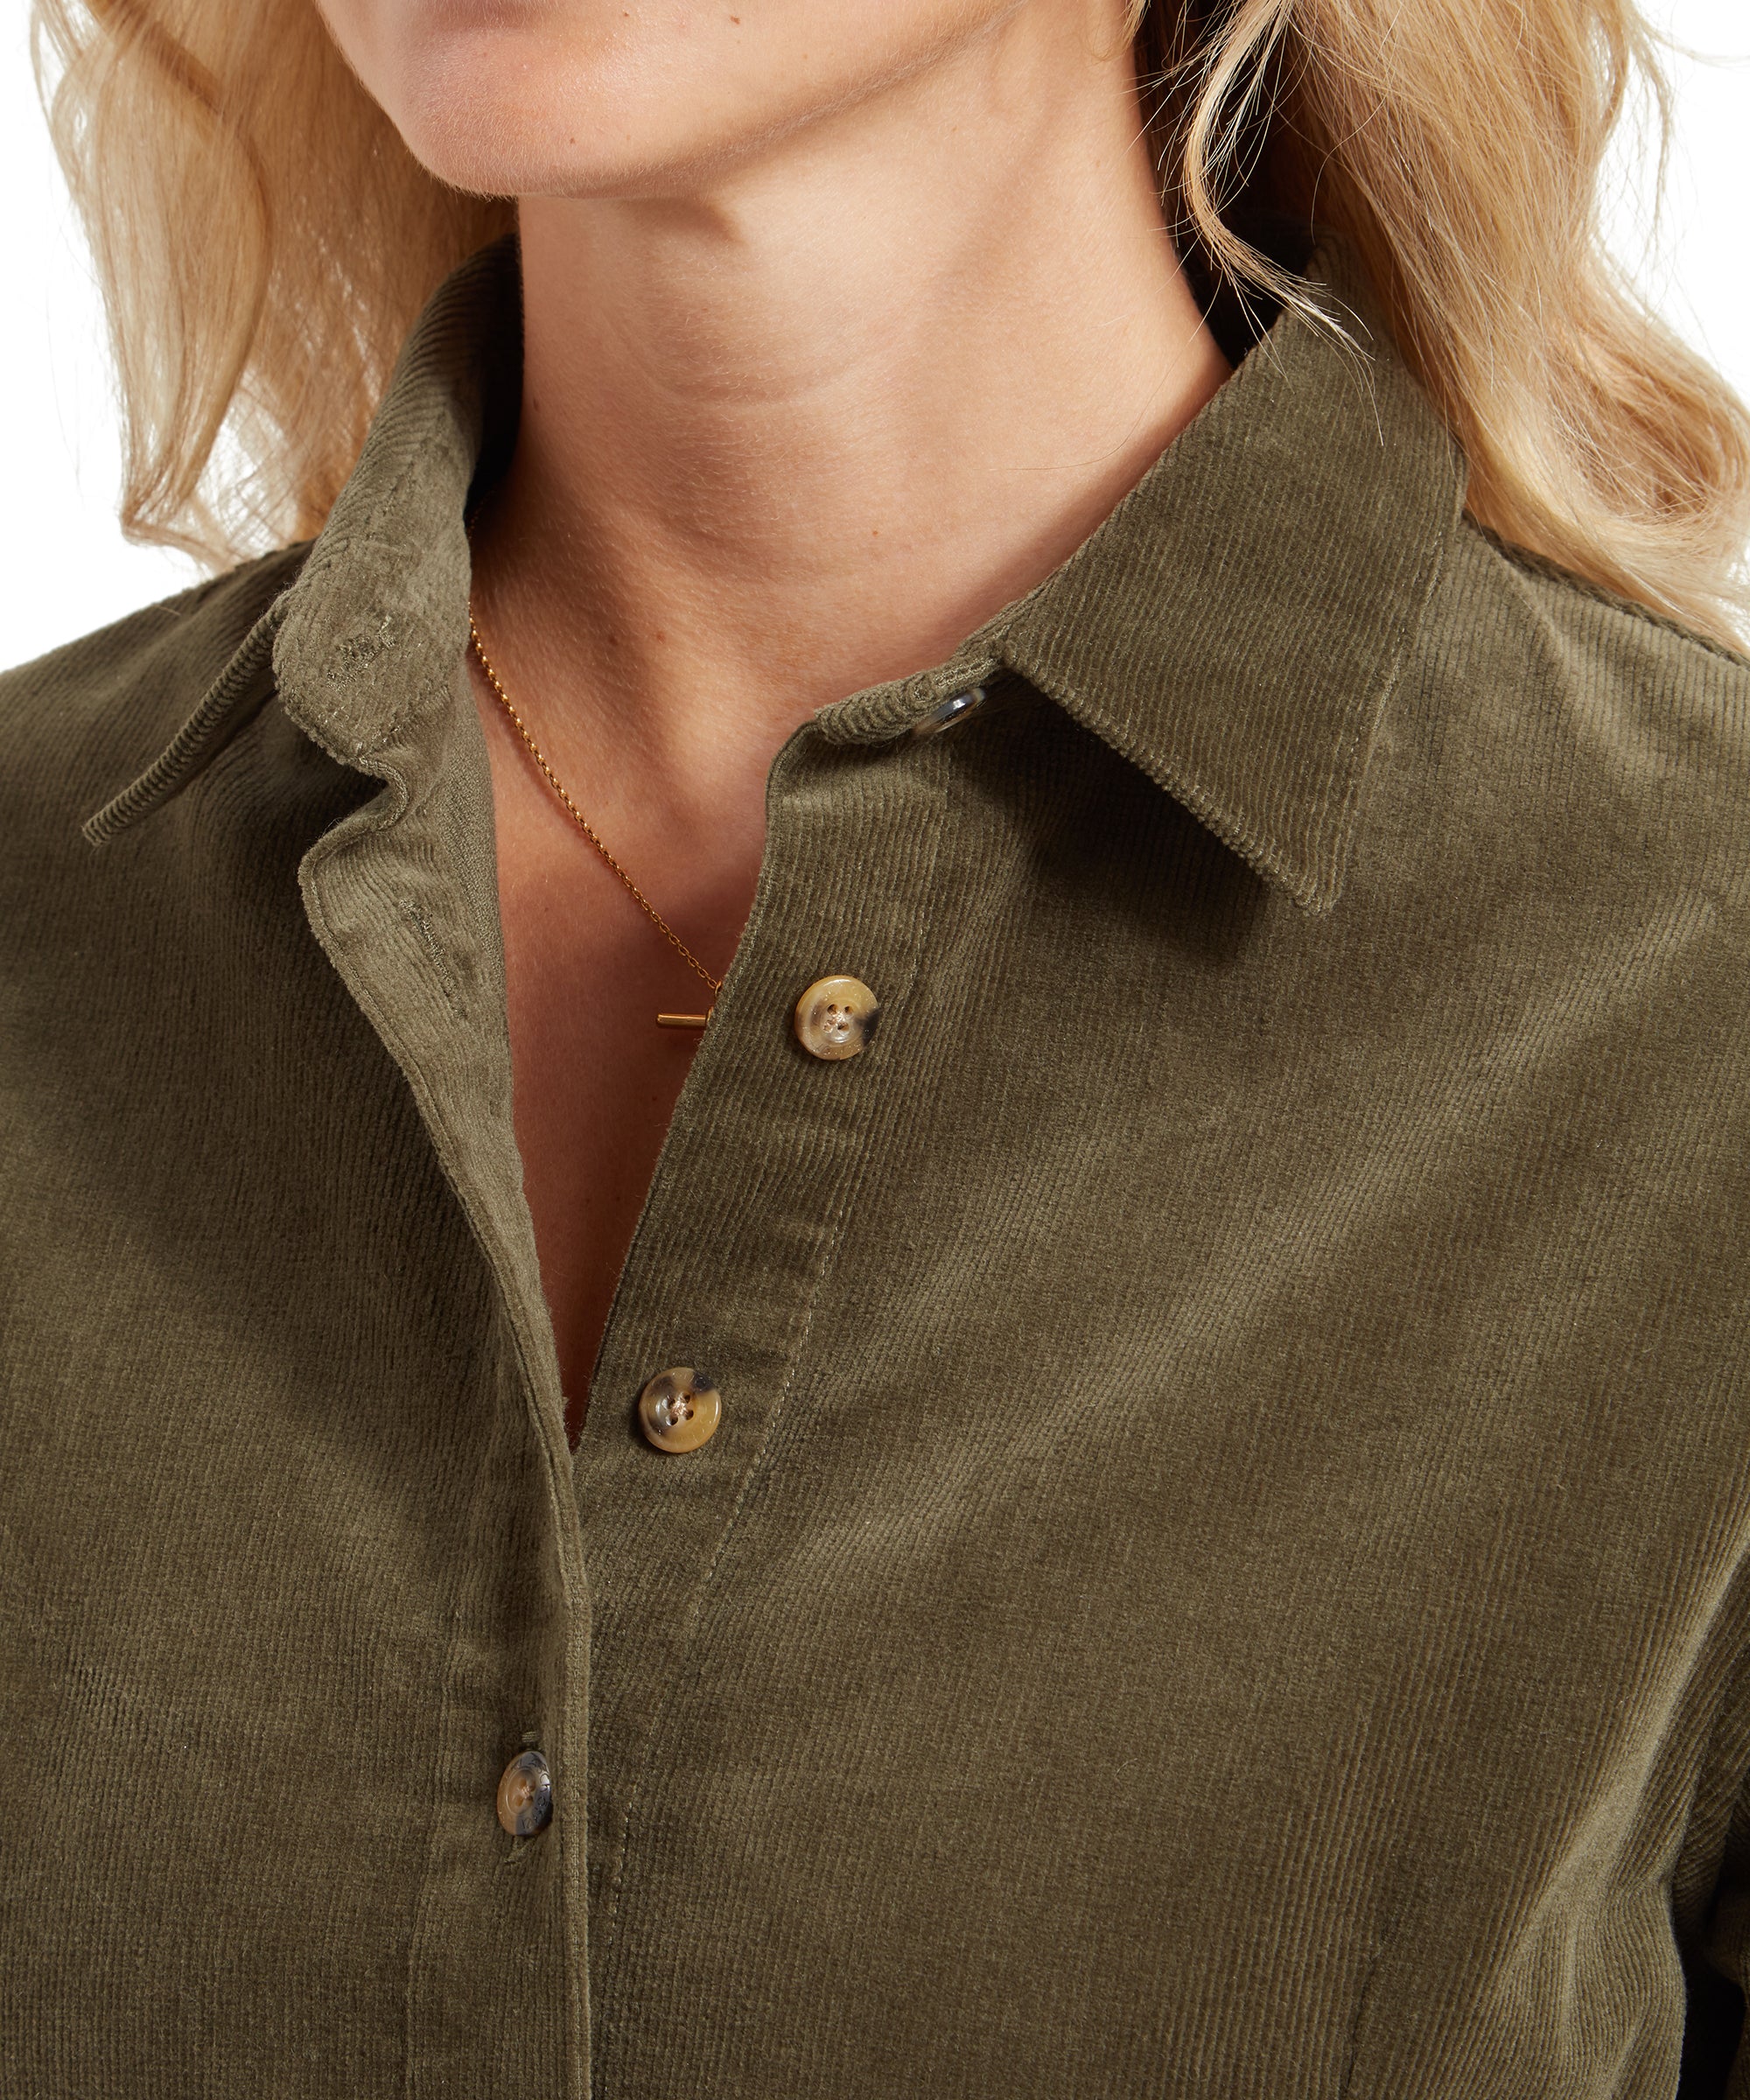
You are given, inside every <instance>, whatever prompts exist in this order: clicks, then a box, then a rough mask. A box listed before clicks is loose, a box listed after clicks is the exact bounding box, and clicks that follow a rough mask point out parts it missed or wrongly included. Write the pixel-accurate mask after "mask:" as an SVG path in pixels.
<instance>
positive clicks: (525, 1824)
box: [498, 1750, 553, 1838]
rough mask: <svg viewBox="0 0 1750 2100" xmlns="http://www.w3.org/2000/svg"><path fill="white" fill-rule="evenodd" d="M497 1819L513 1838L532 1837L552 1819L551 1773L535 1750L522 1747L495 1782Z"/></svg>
mask: <svg viewBox="0 0 1750 2100" xmlns="http://www.w3.org/2000/svg"><path fill="white" fill-rule="evenodd" d="M498 1819H499V1821H500V1823H501V1824H503V1825H504V1827H505V1829H506V1830H507V1831H509V1833H510V1835H511V1836H512V1837H513V1838H532V1837H533V1836H534V1835H535V1832H536V1831H544V1830H545V1829H546V1828H547V1825H548V1824H549V1823H551V1822H552V1820H553V1775H552V1774H551V1773H550V1772H549V1770H548V1769H547V1760H546V1759H545V1758H544V1757H542V1754H541V1753H540V1752H539V1751H538V1750H525V1751H524V1752H523V1753H522V1754H521V1757H514V1758H512V1759H511V1761H510V1762H509V1763H508V1764H507V1766H506V1767H505V1768H504V1776H503V1777H502V1778H501V1779H500V1781H499V1782H498Z"/></svg>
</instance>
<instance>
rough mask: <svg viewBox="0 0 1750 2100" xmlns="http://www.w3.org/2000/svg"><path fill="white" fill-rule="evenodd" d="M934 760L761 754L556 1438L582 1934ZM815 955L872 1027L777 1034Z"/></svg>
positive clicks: (911, 906) (812, 1218)
mask: <svg viewBox="0 0 1750 2100" xmlns="http://www.w3.org/2000/svg"><path fill="white" fill-rule="evenodd" d="M948 767H949V758H948V755H947V754H946V753H944V754H942V755H941V756H938V754H937V752H936V750H935V747H933V746H929V745H928V744H925V745H914V744H913V743H912V742H911V741H910V740H909V739H903V738H902V739H896V740H895V741H893V742H892V743H890V744H887V745H885V746H842V745H834V744H832V743H830V742H829V741H828V739H826V738H824V737H823V736H821V735H820V734H818V732H816V731H814V730H813V729H812V728H808V729H804V730H802V731H801V732H798V734H797V735H796V736H795V738H793V739H791V741H790V742H789V744H788V745H787V746H785V749H784V751H783V752H782V753H780V756H779V759H778V760H777V762H776V763H775V764H774V769H773V774H772V781H771V786H770V791H769V795H768V808H769V810H770V823H769V827H768V836H767V853H766V860H765V865H764V868H763V870H762V875H761V881H760V890H759V893H758V894H757V896H756V900H755V904H754V909H753V914H752V916H751V918H750V920H749V922H748V927H747V930H746V933H745V934H744V935H743V938H742V942H741V946H740V949H739V951H738V954H737V956H736V960H735V964H734V967H733V969H732V971H731V973H730V976H729V977H728V979H727V980H726V982H725V986H724V990H723V992H722V994H721V996H720V998H719V1001H718V1009H717V1012H716V1016H715V1018H714V1020H713V1023H712V1026H711V1031H710V1033H708V1035H707V1036H706V1038H705V1040H704V1042H703V1043H702V1044H701V1045H700V1047H699V1051H698V1054H697V1060H696V1061H695V1063H694V1067H693V1069H692V1072H691V1073H690V1075H689V1078H688V1081H687V1084H686V1087H685V1089H683V1094H682V1096H681V1100H680V1103H679V1105H678V1107H677V1109H676V1116H675V1118H674V1122H673V1124H671V1127H670V1130H669V1138H668V1141H667V1143H666V1144H665V1145H664V1148H663V1152H662V1159H661V1160H660V1161H659V1164H658V1167H657V1171H656V1174H655V1179H654V1180H653V1183H652V1186H651V1189H650V1193H649V1195H648V1199H647V1201H646V1205H645V1209H644V1213H643V1215H642V1217H641V1221H640V1224H639V1228H638V1231H637V1234H636V1235H635V1236H634V1243H633V1246H632V1250H631V1251H630V1253H629V1255H628V1257H627V1263H626V1266H625V1270H624V1271H623V1274H622V1277H621V1280H620V1290H619V1292H618V1293H617V1295H616V1299H615V1302H614V1306H613V1313H612V1316H611V1319H610V1322H609V1327H608V1332H607V1334H606V1338H605V1341H604V1344H603V1348H602V1350H601V1354H600V1357H599V1360H598V1368H597V1373H596V1377H595V1381H594V1384H593V1387H592V1397H591V1405H590V1410H589V1415H588V1418H587V1420H586V1423H585V1426H584V1435H583V1438H582V1439H581V1441H580V1443H579V1446H578V1448H577V1453H576V1454H575V1465H576V1476H577V1493H578V1496H579V1502H580V1508H581V1509H582V1512H583V1515H584V1523H585V1527H586V1535H587V1538H588V1553H589V1565H590V1572H591V1593H592V1601H593V1605H594V1621H595V1644H594V1658H595V1660H594V1663H593V1666H592V1674H591V1840H590V1842H591V1881H592V1887H593V1889H594V1891H595V1892H596V1893H595V1901H596V1905H597V1908H596V1909H595V1911H594V1912H593V1913H592V1929H594V1928H598V1931H597V1938H598V1947H597V1950H596V1951H597V1954H598V1956H600V1955H601V1954H602V1953H603V1951H604V1950H605V1949H606V1945H607V1943H608V1940H609V1938H610V1937H611V1922H610V1921H611V1915H612V1910H613V1897H612V1894H611V1893H610V1892H611V1884H612V1880H613V1874H614V1871H615V1869H614V1861H615V1859H616V1857H617V1855H618V1852H619V1848H620V1833H621V1831H622V1829H623V1827H624V1822H625V1817H626V1812H627V1807H628V1804H629V1803H630V1801H631V1799H632V1796H633V1795H634V1791H635V1788H636V1784H637V1775H638V1774H639V1772H640V1771H641V1768H642V1765H643V1760H644V1758H645V1756H646V1754H647V1751H648V1746H649V1744H650V1740H651V1730H652V1727H653V1726H654V1725H655V1718H656V1715H657V1713H658V1712H659V1711H660V1707H661V1704H662V1698H663V1697H664V1696H665V1692H666V1687H667V1685H668V1684H669V1679H670V1676H671V1674H672V1670H673V1669H674V1666H675V1665H676V1663H678V1661H679V1659H680V1657H681V1656H682V1654H683V1652H684V1648H685V1644H686V1642H687V1639H688V1637H689V1635H690V1629H691V1627H692V1625H693V1623H694V1621H695V1619H696V1617H697V1612H698V1609H699V1607H700V1604H701V1601H702V1599H703V1596H704V1586H705V1584H706V1582H707V1581H708V1579H709V1573H710V1570H711V1565H712V1564H713V1562H714V1559H715V1558H716V1555H717V1553H718V1551H719V1549H720V1547H721V1544H722V1543H723V1540H724V1538H725V1534H726V1532H727V1530H728V1527H729V1525H730V1523H731V1522H732V1516H733V1513H734V1511H735V1509H736V1508H737V1506H738V1503H739V1500H740V1498H741V1497H742V1496H743V1495H744V1494H745V1493H746V1491H747V1489H748V1487H749V1484H750V1480H751V1476H752V1475H753V1470H754V1468H755V1467H756V1466H757V1464H758V1462H759V1459H760V1453H761V1451H762V1450H763V1448H764V1446H765V1443H766V1439H767V1433H768V1432H769V1429H770V1427H771V1425H772V1423H773V1421H774V1418H775V1417H776V1415H777V1413H778V1411H779V1410H780V1408H781V1404H782V1402H783V1396H784V1393H785V1390H786V1386H787V1382H788V1376H789V1373H790V1368H791V1365H792V1364H793V1362H795V1356H796V1355H797V1352H798V1350H799V1349H800V1348H801V1347H802V1343H803V1341H804V1339H805V1336H806V1334H807V1331H808V1324H809V1318H810V1314H811V1308H812V1306H813V1302H814V1299H815V1295H816V1290H817V1288H818V1285H819V1282H820V1279H821V1278H822V1277H823V1274H824V1273H825V1272H826V1270H827V1268H828V1266H829V1265H830V1261H831V1258H832V1250H833V1247H834V1245H835V1243H836V1239H837V1232H838V1229H839V1226H840V1223H841V1222H842V1218H843V1215H844V1208H845V1206H846V1205H847V1204H848V1203H849V1202H850V1201H851V1200H852V1196H853V1191H854V1188H855V1186H856V1183H857V1180H858V1176H859V1175H860V1173H862V1172H863V1170H864V1168H865V1165H866V1159H865V1135H866V1132H867V1130H868V1127H869V1124H870V1123H871V1120H872V1116H873V1115H874V1113H875V1111H876V1108H877V1105H878V1103H879V1100H880V1099H881V1098H882V1096H883V1093H884V1089H885V1085H886V1079H887V1076H888V1075H889V1074H890V1073H891V1070H892V1068H893V1063H894V1061H896V1060H897V1059H899V1058H901V1057H902V1056H903V1043H904V1034H905V1012H906V1005H907V997H908V995H909V992H910V990H911V986H912V983H913V979H914V975H915V972H916V969H917V965H918V960H919V956H920V955H921V949H922V946H923V940H924V934H925V928H926V923H927V920H928V913H929V911H930V908H931V905H932V901H933V886H932V882H931V874H932V871H933V869H934V865H935V857H936V853H937V850H938V845H939V841H940V837H941V833H942V823H943V819H944V815H945V807H946V799H947V781H948V777H949V774H948ZM823 963H825V964H828V965H835V964H836V965H839V966H840V967H839V968H838V969H837V970H836V971H834V972H833V974H834V975H836V976H837V977H843V978H845V979H847V980H850V981H851V982H852V983H854V984H855V985H856V986H857V988H858V993H859V994H860V995H861V998H862V999H863V1001H864V1002H865V1005H866V1010H867V1012H869V1013H870V1014H872V1012H873V1011H874V1008H875V1001H874V997H873V994H872V992H871V991H870V989H869V987H870V986H871V985H879V988H880V991H881V995H882V1006H883V1010H884V1011H883V1014H882V1019H881V1024H880V1028H879V1033H875V1034H874V1035H873V1036H872V1037H871V1035H870V1033H869V1032H868V1031H867V1030H866V1029H865V1028H863V1027H862V1026H860V1023H859V1022H858V1019H856V1017H855V1016H853V1017H852V1019H851V1024H850V1028H851V1033H855V1034H857V1035H858V1036H860V1037H861V1041H860V1042H859V1044H858V1049H859V1051H863V1052H864V1054H858V1055H856V1056H855V1057H854V1058H849V1057H847V1056H846V1055H845V1054H844V1053H842V1052H841V1053H839V1054H836V1055H832V1056H830V1057H829V1058H827V1059H825V1060H823V1059H822V1058H821V1057H820V1056H819V1055H817V1054H805V1047H804V1046H802V1045H801V1044H799V1043H798V1040H796V1038H797V1012H796V1009H797V1002H798V997H799V993H800V992H801V991H802V990H803V989H804V988H811V989H812V988H816V987H817V986H818V984H819V983H820V981H821V976H822V964H823ZM853 973H855V974H854V975H853ZM840 1019H843V1017H842V1016H841V1017H840ZM865 1046H866V1050H865ZM696 1350H697V1355H695V1354H694V1352H695V1351H696ZM701 1360H703V1361H704V1362H705V1363H708V1364H709V1365H710V1367H711V1383H712V1385H713V1388H714V1389H715V1388H720V1389H721V1397H720V1400H719V1402H718V1422H717V1423H716V1424H715V1425H713V1428H712V1431H711V1444H710V1448H709V1450H708V1451H701V1452H699V1453H698V1454H697V1457H695V1458H676V1459H674V1460H672V1461H671V1460H670V1459H669V1457H668V1456H667V1455H664V1456H662V1457H659V1456H658V1455H657V1453H658V1451H662V1450H663V1448H664V1447H663V1446H661V1445H658V1446H657V1448H656V1449H655V1450H653V1448H652V1441H651V1438H650V1426H651V1425H650V1420H649V1410H650V1409H651V1408H652V1407H653V1406H655V1404H657V1403H658V1402H659V1401H660V1400H661V1399H662V1396H661V1395H654V1396H653V1395H651V1388H652V1387H654V1386H655V1385H657V1384H658V1383H659V1382H660V1381H661V1379H662V1377H663V1376H664V1374H662V1373H661V1372H660V1371H658V1372H656V1374H655V1376H653V1369H654V1367H659V1366H662V1365H664V1364H673V1363H676V1362H678V1363H679V1365H681V1366H683V1367H684V1366H686V1365H688V1364H692V1365H693V1366H695V1367H697V1364H698V1362H700V1361H701ZM676 1375H677V1374H673V1373H671V1374H669V1376H676ZM694 1376H695V1377H697V1369H695V1374H694ZM641 1397H644V1399H643V1404H642V1405H641ZM659 1426H661V1425H659ZM665 1433H666V1431H665Z"/></svg>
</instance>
